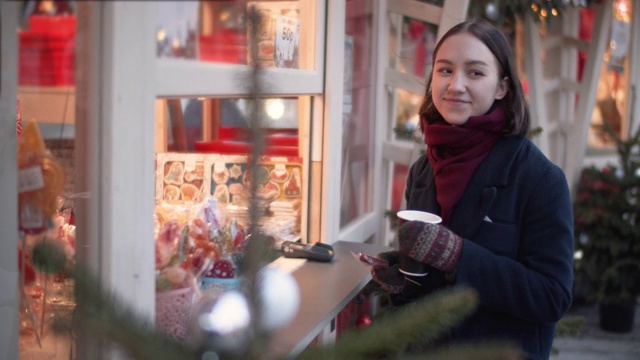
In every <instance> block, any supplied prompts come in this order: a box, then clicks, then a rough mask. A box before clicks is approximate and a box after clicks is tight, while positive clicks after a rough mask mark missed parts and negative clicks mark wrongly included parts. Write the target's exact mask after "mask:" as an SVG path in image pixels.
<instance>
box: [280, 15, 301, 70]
mask: <svg viewBox="0 0 640 360" xmlns="http://www.w3.org/2000/svg"><path fill="white" fill-rule="evenodd" d="M299 42H300V20H299V19H296V18H291V17H287V16H278V17H277V18H276V41H275V43H276V44H275V60H276V66H278V67H294V66H295V62H294V60H296V59H297V57H298V44H299Z"/></svg>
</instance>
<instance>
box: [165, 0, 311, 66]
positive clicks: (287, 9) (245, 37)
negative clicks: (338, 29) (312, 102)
mask: <svg viewBox="0 0 640 360" xmlns="http://www.w3.org/2000/svg"><path fill="white" fill-rule="evenodd" d="M313 3H314V2H313V1H311V0H300V1H298V0H295V1H160V2H158V24H157V37H156V47H157V53H158V56H159V57H165V58H185V59H194V60H198V61H205V62H215V63H230V64H250V63H251V60H250V58H251V57H250V53H249V51H250V46H251V44H252V42H253V41H255V42H256V45H257V48H258V54H257V57H258V62H259V63H260V64H261V65H263V66H267V67H280V68H292V69H313V60H314V55H313V53H314V51H313V46H309V43H311V44H313V41H312V39H313V38H314V37H313V36H314V33H315V29H314V28H313V26H314V23H315V22H314V21H311V19H312V18H314V16H313V14H305V13H301V9H303V8H305V7H306V8H310V7H309V6H308V5H309V4H313ZM250 8H255V9H256V10H257V11H258V14H259V15H260V19H261V24H260V28H259V29H258V31H257V34H258V35H257V37H256V38H255V39H253V38H251V35H250V34H251V32H252V30H251V29H250V26H248V23H247V14H248V9H250ZM305 44H306V45H305Z"/></svg>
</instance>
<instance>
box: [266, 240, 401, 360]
mask: <svg viewBox="0 0 640 360" xmlns="http://www.w3.org/2000/svg"><path fill="white" fill-rule="evenodd" d="M333 248H334V251H335V256H334V258H333V261H332V262H330V263H323V262H316V261H309V260H308V261H306V262H305V263H304V265H302V266H301V267H300V268H298V269H297V270H295V271H294V272H293V277H294V278H295V280H296V282H297V283H298V287H299V289H300V309H299V310H298V314H297V315H296V317H295V318H294V320H293V321H292V322H291V323H290V324H289V325H288V326H286V327H284V328H282V329H280V330H279V331H277V332H276V333H275V334H274V337H273V339H272V341H271V347H272V353H273V354H274V355H275V356H289V357H292V358H293V357H295V356H296V355H298V354H300V352H302V351H303V350H304V349H305V348H306V347H307V346H308V345H309V344H310V343H311V341H313V339H314V338H315V337H316V336H318V334H320V333H321V332H322V330H323V329H324V328H325V327H326V326H327V325H329V324H330V323H331V320H332V319H334V318H335V317H336V316H337V315H338V313H339V312H340V310H342V309H343V308H344V307H345V306H346V305H347V304H348V303H349V302H350V301H351V300H352V299H353V298H354V297H355V296H356V295H357V294H358V293H359V292H360V290H362V289H363V288H364V287H365V285H367V283H368V282H369V280H371V275H370V273H369V270H370V268H369V266H367V265H365V264H363V263H361V262H359V261H357V260H356V259H354V258H353V256H352V255H351V251H353V252H356V253H358V252H366V253H368V254H372V255H375V254H377V253H379V252H382V251H389V250H390V248H388V247H386V246H381V245H371V244H361V243H350V242H345V241H338V242H337V243H335V244H333Z"/></svg>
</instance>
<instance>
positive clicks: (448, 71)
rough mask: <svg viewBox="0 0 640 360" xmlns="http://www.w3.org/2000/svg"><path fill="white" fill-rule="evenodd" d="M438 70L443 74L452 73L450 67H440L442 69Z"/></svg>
mask: <svg viewBox="0 0 640 360" xmlns="http://www.w3.org/2000/svg"><path fill="white" fill-rule="evenodd" d="M438 72H439V73H441V74H451V73H452V71H451V69H449V68H440V69H438Z"/></svg>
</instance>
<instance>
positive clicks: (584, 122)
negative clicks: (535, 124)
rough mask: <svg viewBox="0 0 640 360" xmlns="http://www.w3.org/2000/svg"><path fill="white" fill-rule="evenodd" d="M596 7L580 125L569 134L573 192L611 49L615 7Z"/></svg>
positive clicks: (581, 94)
mask: <svg viewBox="0 0 640 360" xmlns="http://www.w3.org/2000/svg"><path fill="white" fill-rule="evenodd" d="M594 7H595V8H596V17H595V21H594V24H593V29H594V31H593V35H592V37H591V44H590V45H589V50H588V52H587V61H586V63H585V65H584V71H583V77H582V83H581V84H580V92H579V94H578V98H579V99H580V100H579V103H578V105H579V106H578V107H577V116H576V122H575V126H573V129H572V131H571V133H570V134H569V138H568V142H567V153H566V158H565V163H566V165H565V172H566V175H567V181H568V182H569V185H570V186H571V188H572V189H573V188H574V187H575V186H574V185H575V183H576V181H577V179H578V176H579V175H580V170H581V168H582V162H583V159H584V153H585V150H586V146H587V135H588V132H589V125H590V123H591V114H592V112H593V106H594V105H595V101H596V90H597V85H598V80H599V79H600V68H601V65H602V58H603V56H604V52H605V49H606V47H607V40H608V34H609V32H608V31H602V29H609V26H610V24H611V4H610V3H609V2H604V4H597V5H594Z"/></svg>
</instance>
